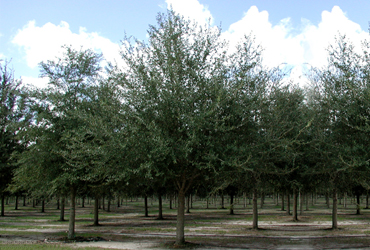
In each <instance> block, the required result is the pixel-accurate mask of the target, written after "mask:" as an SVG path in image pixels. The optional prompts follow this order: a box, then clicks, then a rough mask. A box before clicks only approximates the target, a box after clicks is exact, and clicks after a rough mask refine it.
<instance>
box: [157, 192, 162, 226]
mask: <svg viewBox="0 0 370 250" xmlns="http://www.w3.org/2000/svg"><path fill="white" fill-rule="evenodd" d="M157 219H158V220H163V211H162V195H161V194H158V218H157Z"/></svg>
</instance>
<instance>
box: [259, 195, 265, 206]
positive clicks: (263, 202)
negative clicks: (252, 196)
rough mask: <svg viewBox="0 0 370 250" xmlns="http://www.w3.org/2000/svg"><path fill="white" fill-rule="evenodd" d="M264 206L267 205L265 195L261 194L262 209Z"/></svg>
mask: <svg viewBox="0 0 370 250" xmlns="http://www.w3.org/2000/svg"><path fill="white" fill-rule="evenodd" d="M264 204H265V193H264V192H262V194H261V204H260V208H261V209H262V208H263V205H264Z"/></svg>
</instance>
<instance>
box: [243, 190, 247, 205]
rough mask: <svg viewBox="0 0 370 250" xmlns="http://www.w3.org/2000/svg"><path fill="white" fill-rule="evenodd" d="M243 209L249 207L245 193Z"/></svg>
mask: <svg viewBox="0 0 370 250" xmlns="http://www.w3.org/2000/svg"><path fill="white" fill-rule="evenodd" d="M243 207H244V208H246V207H247V195H246V194H245V192H243Z"/></svg>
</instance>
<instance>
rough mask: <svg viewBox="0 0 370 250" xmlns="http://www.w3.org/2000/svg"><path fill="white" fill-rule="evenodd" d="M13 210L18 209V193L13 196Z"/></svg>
mask: <svg viewBox="0 0 370 250" xmlns="http://www.w3.org/2000/svg"><path fill="white" fill-rule="evenodd" d="M14 210H18V195H16V196H15V203H14Z"/></svg>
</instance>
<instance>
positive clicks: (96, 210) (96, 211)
mask: <svg viewBox="0 0 370 250" xmlns="http://www.w3.org/2000/svg"><path fill="white" fill-rule="evenodd" d="M93 226H99V197H98V196H97V195H96V196H95V202H94V224H93Z"/></svg>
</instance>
